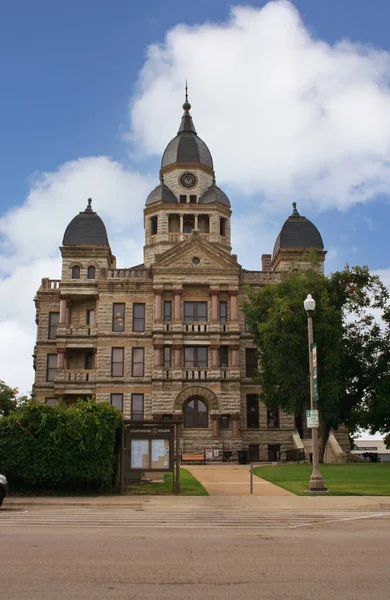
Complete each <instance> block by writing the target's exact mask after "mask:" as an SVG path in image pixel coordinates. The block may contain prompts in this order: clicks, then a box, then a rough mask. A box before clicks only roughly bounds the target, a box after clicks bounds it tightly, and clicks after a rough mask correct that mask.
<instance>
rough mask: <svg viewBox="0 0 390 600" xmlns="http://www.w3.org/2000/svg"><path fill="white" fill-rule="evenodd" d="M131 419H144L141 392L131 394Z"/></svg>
mask: <svg viewBox="0 0 390 600" xmlns="http://www.w3.org/2000/svg"><path fill="white" fill-rule="evenodd" d="M131 419H132V421H143V419H144V395H143V394H131Z"/></svg>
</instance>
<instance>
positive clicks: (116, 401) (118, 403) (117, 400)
mask: <svg viewBox="0 0 390 600" xmlns="http://www.w3.org/2000/svg"><path fill="white" fill-rule="evenodd" d="M111 404H112V406H115V408H117V409H118V410H120V411H121V412H122V410H123V394H111Z"/></svg>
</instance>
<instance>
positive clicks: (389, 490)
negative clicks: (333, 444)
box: [254, 463, 390, 496]
mask: <svg viewBox="0 0 390 600" xmlns="http://www.w3.org/2000/svg"><path fill="white" fill-rule="evenodd" d="M311 472H312V466H311V465H279V466H275V467H257V468H256V469H254V473H255V474H256V475H258V476H259V477H262V478H263V479H266V480H267V481H270V482H272V483H275V484H276V485H279V486H280V487H282V488H284V489H286V490H288V491H289V492H293V493H294V494H298V495H299V496H303V495H306V490H307V489H308V487H309V480H310V475H311ZM320 472H321V475H322V477H323V478H324V482H325V486H326V487H327V488H328V490H329V493H330V495H331V496H390V464H381V463H379V464H370V463H369V464H362V465H361V464H348V465H320Z"/></svg>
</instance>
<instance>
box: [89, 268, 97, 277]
mask: <svg viewBox="0 0 390 600" xmlns="http://www.w3.org/2000/svg"><path fill="white" fill-rule="evenodd" d="M95 277H96V269H95V267H93V266H90V267H88V271H87V279H95Z"/></svg>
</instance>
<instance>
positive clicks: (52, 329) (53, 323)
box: [49, 312, 60, 340]
mask: <svg viewBox="0 0 390 600" xmlns="http://www.w3.org/2000/svg"><path fill="white" fill-rule="evenodd" d="M59 321H60V313H58V312H50V313H49V340H53V339H55V337H56V335H57V327H58V323H59Z"/></svg>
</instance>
